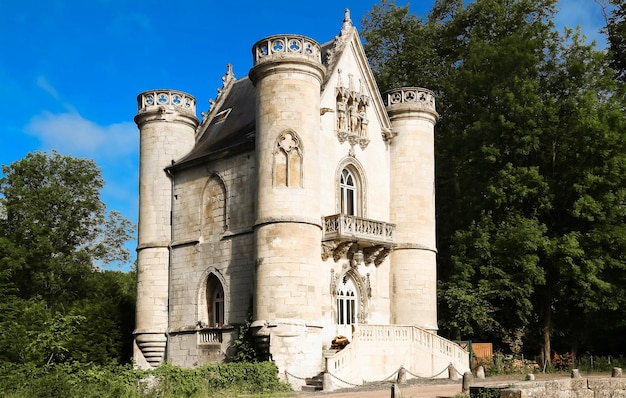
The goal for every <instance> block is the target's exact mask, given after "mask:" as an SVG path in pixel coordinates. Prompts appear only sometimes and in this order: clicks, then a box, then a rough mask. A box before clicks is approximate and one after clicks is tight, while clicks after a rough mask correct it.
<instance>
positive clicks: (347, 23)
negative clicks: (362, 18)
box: [341, 8, 352, 32]
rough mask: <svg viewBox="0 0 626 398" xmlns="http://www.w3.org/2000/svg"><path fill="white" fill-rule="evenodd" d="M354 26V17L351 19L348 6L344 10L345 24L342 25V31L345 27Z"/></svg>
mask: <svg viewBox="0 0 626 398" xmlns="http://www.w3.org/2000/svg"><path fill="white" fill-rule="evenodd" d="M351 26H352V19H350V9H348V8H346V9H345V10H343V25H342V26H341V31H342V32H343V31H344V30H345V29H348V28H350V27H351Z"/></svg>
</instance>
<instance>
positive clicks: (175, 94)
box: [137, 90, 196, 115]
mask: <svg viewBox="0 0 626 398" xmlns="http://www.w3.org/2000/svg"><path fill="white" fill-rule="evenodd" d="M155 106H164V107H170V108H172V109H176V110H179V111H184V112H186V113H191V114H193V115H195V114H196V99H195V98H194V97H193V96H191V95H189V94H187V93H184V92H182V91H174V90H151V91H144V92H143V93H141V94H139V95H138V96H137V112H138V113H141V112H145V111H147V110H150V109H153V107H155Z"/></svg>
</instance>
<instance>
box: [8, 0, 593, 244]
mask: <svg viewBox="0 0 626 398" xmlns="http://www.w3.org/2000/svg"><path fill="white" fill-rule="evenodd" d="M374 4H378V1H377V0H344V1H343V2H341V1H337V0H316V1H306V2H293V1H289V2H287V1H283V0H276V1H271V2H263V1H239V2H233V3H230V2H227V1H219V2H218V1H215V0H204V1H195V0H187V1H185V2H180V3H179V5H175V2H173V1H161V0H153V1H145V0H47V1H42V0H31V1H11V0H0V95H1V98H3V101H2V106H0V120H1V122H0V134H1V135H2V141H3V144H2V145H0V164H3V165H6V164H10V163H12V162H13V161H15V160H18V159H21V158H23V157H24V156H25V155H26V154H27V153H28V152H31V151H35V150H41V151H50V150H52V149H56V150H57V151H58V152H60V153H61V154H64V155H72V156H76V157H86V158H90V159H94V160H95V161H96V162H97V163H98V165H99V166H100V167H101V168H102V174H103V176H104V179H105V181H106V186H105V189H104V191H103V194H102V197H103V200H104V201H105V203H107V206H108V208H109V209H115V210H119V211H121V212H122V214H123V215H124V216H125V217H126V218H128V219H130V220H131V221H133V222H135V223H136V221H137V202H138V191H137V187H138V182H137V175H138V144H139V136H138V130H137V128H136V127H135V124H134V122H133V117H134V115H135V113H136V111H137V104H136V96H137V94H139V93H140V92H142V91H145V90H150V89H157V88H168V89H175V90H181V91H185V92H187V93H189V94H192V95H193V96H195V97H196V100H197V110H198V113H199V112H200V111H206V110H207V109H208V107H209V104H208V100H209V99H214V98H215V95H216V89H217V88H218V87H221V84H222V81H221V77H222V75H223V74H224V72H225V71H226V64H227V63H231V64H233V71H234V73H235V76H236V77H243V76H245V75H246V74H247V73H248V70H249V69H250V67H251V65H252V55H251V48H252V45H253V44H254V43H255V42H256V41H257V40H259V39H261V38H263V37H265V36H270V35H273V34H278V33H297V34H303V35H306V36H309V37H312V38H313V39H316V40H317V41H318V42H320V43H321V42H325V41H327V40H330V39H332V38H333V37H334V36H335V35H336V34H338V33H339V30H340V28H341V23H342V19H343V14H344V12H343V10H344V8H349V9H350V11H351V16H352V20H353V23H354V25H355V26H357V28H360V21H361V19H362V18H363V16H364V15H365V13H366V12H367V10H369V9H371V8H372V6H373V5H374ZM397 4H405V2H404V1H400V0H398V1H397ZM432 4H433V0H414V1H413V2H411V11H412V12H413V13H416V14H418V15H425V14H426V13H427V11H428V10H429V9H430V8H431V7H432ZM559 9H560V12H559V15H558V16H557V19H556V22H557V24H558V25H559V26H569V27H574V26H576V25H580V26H581V28H582V30H583V32H584V33H585V34H586V35H587V36H588V37H589V38H592V39H595V40H597V41H598V42H599V44H600V45H601V46H602V47H604V46H605V38H604V36H602V35H601V34H600V33H599V30H600V29H601V28H602V26H603V25H604V20H603V18H602V14H601V10H600V7H599V6H598V5H597V4H596V3H595V1H594V0H560V3H559ZM129 247H132V248H134V242H132V243H131V244H130V245H129Z"/></svg>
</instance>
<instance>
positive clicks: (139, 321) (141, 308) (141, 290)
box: [133, 90, 198, 368]
mask: <svg viewBox="0 0 626 398" xmlns="http://www.w3.org/2000/svg"><path fill="white" fill-rule="evenodd" d="M137 103H138V110H137V115H136V116H135V123H137V127H139V134H140V140H139V148H140V149H139V223H138V224H139V225H138V233H137V309H136V311H137V312H136V313H137V315H136V329H135V332H134V335H135V343H136V346H135V349H134V351H135V352H134V355H133V356H134V360H135V362H136V363H137V364H138V365H139V366H141V367H144V368H146V367H150V366H157V365H159V364H160V363H161V361H162V360H163V356H164V353H165V346H166V335H165V333H166V331H167V327H168V315H167V314H168V269H169V244H170V241H171V227H170V212H171V200H172V181H170V178H169V176H168V174H167V173H166V171H165V168H166V167H168V166H170V165H171V164H172V163H173V162H175V161H176V160H178V159H180V158H182V157H183V156H184V155H186V154H187V153H188V152H189V151H190V150H191V149H192V148H193V146H194V142H195V131H196V127H197V126H198V119H197V118H196V115H195V113H196V100H195V99H194V98H193V97H192V96H190V95H189V94H186V93H183V92H180V91H171V90H152V91H146V92H143V93H141V94H139V96H138V97H137Z"/></svg>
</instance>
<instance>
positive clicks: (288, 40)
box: [252, 35, 321, 65]
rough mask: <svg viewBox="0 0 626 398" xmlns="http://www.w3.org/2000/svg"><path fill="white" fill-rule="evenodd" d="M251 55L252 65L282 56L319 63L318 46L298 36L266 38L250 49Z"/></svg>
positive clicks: (310, 40)
mask: <svg viewBox="0 0 626 398" xmlns="http://www.w3.org/2000/svg"><path fill="white" fill-rule="evenodd" d="M252 53H253V55H254V60H253V61H254V65H257V64H259V63H262V62H265V61H269V60H272V59H275V58H276V57H284V56H289V57H290V58H292V57H297V58H305V59H309V60H312V61H314V62H321V49H320V45H319V44H318V43H316V42H315V41H314V40H313V39H310V38H308V37H306V36H300V35H288V36H286V35H277V36H270V37H266V38H264V39H262V40H259V41H258V42H256V44H255V45H254V46H253V48H252Z"/></svg>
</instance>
